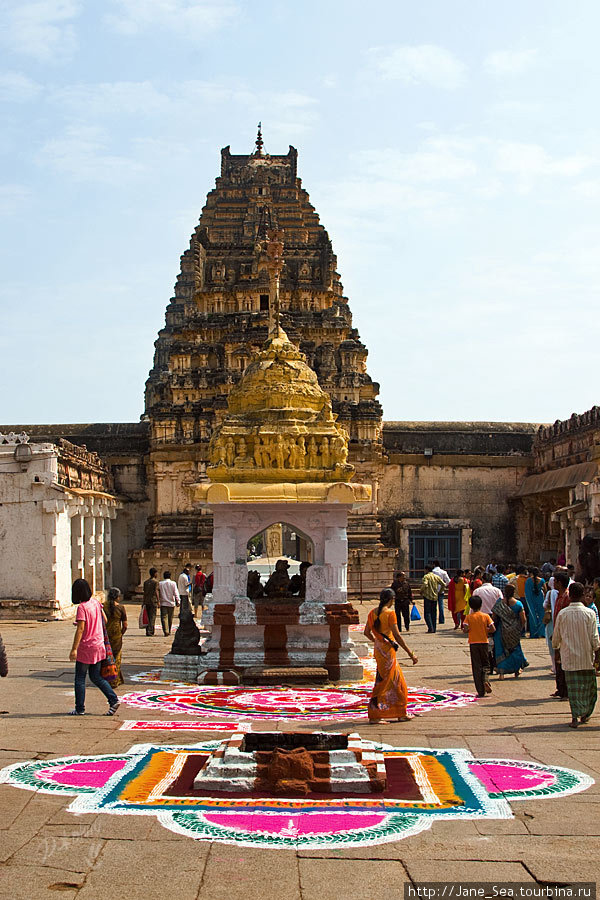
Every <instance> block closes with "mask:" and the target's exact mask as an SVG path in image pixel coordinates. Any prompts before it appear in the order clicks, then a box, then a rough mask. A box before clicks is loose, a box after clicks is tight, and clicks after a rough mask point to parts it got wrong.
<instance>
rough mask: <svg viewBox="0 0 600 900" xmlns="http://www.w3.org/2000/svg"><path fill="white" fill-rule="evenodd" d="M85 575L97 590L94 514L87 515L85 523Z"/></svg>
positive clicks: (92, 587)
mask: <svg viewBox="0 0 600 900" xmlns="http://www.w3.org/2000/svg"><path fill="white" fill-rule="evenodd" d="M83 531H84V545H83V571H84V575H83V577H84V578H85V580H86V581H87V583H88V584H89V586H90V587H91V589H92V593H95V592H96V522H95V519H94V517H93V516H92V515H89V514H88V515H86V517H85V519H84V523H83Z"/></svg>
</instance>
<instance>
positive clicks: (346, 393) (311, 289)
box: [133, 127, 395, 595]
mask: <svg viewBox="0 0 600 900" xmlns="http://www.w3.org/2000/svg"><path fill="white" fill-rule="evenodd" d="M297 156H298V153H297V151H296V149H295V148H293V147H291V146H290V148H289V151H288V153H287V154H285V155H282V156H272V155H270V154H268V153H265V152H264V149H263V139H262V134H261V131H260V127H259V131H258V137H257V140H256V145H255V149H254V152H252V153H250V154H248V155H239V156H238V155H232V154H231V152H230V149H229V147H225V148H224V149H223V150H222V151H221V175H220V177H218V178H217V179H216V185H215V188H214V190H212V191H210V193H209V194H208V197H207V201H206V205H205V207H204V209H203V210H202V214H201V216H200V221H199V223H198V225H197V227H196V229H195V231H194V233H193V234H192V237H191V240H190V246H189V248H188V249H187V250H186V251H185V253H184V254H183V256H182V257H181V271H180V274H179V276H178V278H177V283H176V286H175V296H174V297H173V298H172V299H171V301H170V303H169V305H168V307H167V311H166V322H165V327H164V328H163V329H162V330H161V331H160V333H159V336H158V340H157V341H156V344H155V347H156V352H155V356H154V365H153V368H152V370H151V372H150V375H149V378H148V381H147V383H146V399H145V417H146V419H147V420H148V421H149V423H150V454H149V466H148V480H149V484H150V489H151V506H152V511H151V515H150V517H149V519H148V528H147V542H146V548H145V549H144V550H142V551H136V552H135V553H134V554H133V556H134V560H135V561H136V562H137V564H138V566H139V567H140V577H141V576H142V574H143V570H145V569H146V568H147V567H148V565H152V564H156V565H157V566H158V567H161V566H162V565H163V564H165V565H166V564H167V563H168V561H169V559H170V560H171V563H170V565H171V566H176V565H178V563H179V561H183V559H185V560H186V561H188V560H189V561H191V562H192V563H194V562H197V561H200V562H203V563H204V564H205V565H208V566H210V565H211V562H212V560H211V538H212V517H211V516H210V515H209V514H206V515H203V516H199V515H198V511H197V510H193V509H192V507H191V504H190V495H189V486H190V485H191V484H193V483H197V482H198V481H201V480H202V479H203V478H204V477H205V472H206V465H207V462H208V446H209V441H210V439H211V436H212V434H213V431H214V429H215V428H216V427H217V426H219V425H220V423H221V422H222V420H223V417H224V415H225V413H226V410H227V398H228V396H229V393H230V391H231V389H232V388H233V387H234V386H235V385H236V384H237V383H238V382H239V380H240V379H241V377H242V374H243V372H244V370H245V369H246V367H247V366H248V365H249V364H250V362H251V361H252V360H253V359H254V358H255V356H256V354H257V353H258V352H259V350H260V348H261V347H262V346H263V344H264V342H265V340H266V339H267V336H268V333H269V327H270V325H271V324H272V320H273V309H272V298H270V296H269V277H268V273H267V272H266V270H265V269H264V267H261V266H260V264H259V263H260V252H259V247H260V245H261V240H262V239H264V236H265V234H266V232H267V230H268V229H279V230H281V231H282V232H283V241H284V251H283V254H284V260H283V268H282V272H281V280H280V303H281V325H282V327H283V328H284V329H285V331H286V333H287V334H288V335H289V338H290V340H291V341H292V342H293V343H294V344H296V345H297V346H298V347H299V348H300V350H301V352H302V353H303V354H304V355H305V357H306V359H307V361H308V364H309V366H310V367H311V368H312V369H313V371H314V372H315V373H316V375H317V378H318V381H319V384H320V386H321V387H322V389H323V390H324V391H326V392H327V394H329V396H330V398H331V403H332V408H333V413H334V414H335V415H336V416H337V422H338V423H339V424H340V425H341V426H342V427H343V428H344V429H345V431H346V432H347V433H348V435H349V462H350V463H351V464H352V465H353V467H354V469H355V471H356V477H357V478H358V479H360V481H361V482H364V483H368V484H370V485H371V487H372V497H373V501H372V503H371V504H370V505H369V506H368V507H367V508H366V511H361V512H360V513H358V514H353V515H352V516H351V523H350V526H349V542H350V544H349V545H350V560H349V561H350V570H349V588H350V593H351V595H356V594H357V593H358V592H359V582H360V586H361V588H362V587H364V588H365V589H367V585H366V584H365V583H364V582H363V576H362V575H361V576H360V577H359V576H358V575H357V574H356V563H357V562H358V565H359V566H360V565H362V568H363V570H364V571H365V573H366V572H367V570H369V569H373V571H375V570H377V572H378V575H377V584H378V585H379V586H380V587H381V586H383V585H384V584H385V583H386V582H385V578H386V574H385V573H386V572H387V570H388V569H389V570H390V575H391V571H392V570H393V556H394V555H395V554H394V552H393V551H388V550H384V549H383V547H382V545H381V543H380V541H379V533H380V526H379V523H378V521H377V518H376V509H377V485H378V480H379V476H380V472H381V468H382V409H381V405H380V404H379V402H378V400H377V395H378V392H379V385H378V384H377V383H376V382H374V381H372V379H371V377H370V376H369V374H368V373H367V366H366V360H367V350H366V347H365V346H364V344H363V343H362V342H361V341H360V337H359V334H358V331H357V330H356V329H355V328H354V327H353V324H352V314H351V312H350V309H349V306H348V302H347V299H346V297H344V294H343V288H342V284H341V281H340V277H339V275H338V273H337V271H336V262H337V261H336V256H335V254H334V252H333V249H332V244H331V241H330V239H329V235H328V234H327V231H326V230H325V229H324V227H323V226H322V225H321V224H320V221H319V216H318V215H317V213H316V212H315V209H314V207H313V206H312V204H311V203H310V200H309V196H308V193H307V192H306V191H305V190H304V189H303V187H302V184H301V180H300V179H299V178H298V177H297ZM174 560H177V562H174ZM384 560H385V562H384ZM382 564H383V571H382ZM144 577H146V576H144ZM382 577H383V579H384V580H383V581H382V580H381V579H382ZM367 580H368V581H369V582H370V580H371V579H370V578H369V577H368V576H367ZM374 587H375V585H373V589H374ZM368 589H369V590H371V587H370V584H369V588H368Z"/></svg>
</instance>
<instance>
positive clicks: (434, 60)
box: [370, 44, 467, 90]
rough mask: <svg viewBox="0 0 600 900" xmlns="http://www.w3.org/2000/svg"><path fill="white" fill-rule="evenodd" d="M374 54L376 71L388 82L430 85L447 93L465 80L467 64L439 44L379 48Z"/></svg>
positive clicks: (372, 52)
mask: <svg viewBox="0 0 600 900" xmlns="http://www.w3.org/2000/svg"><path fill="white" fill-rule="evenodd" d="M370 55H371V61H372V63H373V65H374V67H375V70H376V71H377V72H378V73H379V75H381V76H382V77H383V79H384V80H386V81H402V82H403V83H404V84H428V85H430V86H431V87H437V88H443V89H445V90H455V89H456V88H458V87H460V86H461V84H463V82H464V81H465V76H466V72H467V67H466V66H465V64H464V63H463V62H461V60H460V59H458V58H457V57H456V56H454V54H452V53H450V51H449V50H446V49H445V48H444V47H438V46H436V45H435V44H418V45H416V46H409V45H406V46H403V47H394V48H391V49H390V48H384V47H377V48H375V49H373V50H371V51H370Z"/></svg>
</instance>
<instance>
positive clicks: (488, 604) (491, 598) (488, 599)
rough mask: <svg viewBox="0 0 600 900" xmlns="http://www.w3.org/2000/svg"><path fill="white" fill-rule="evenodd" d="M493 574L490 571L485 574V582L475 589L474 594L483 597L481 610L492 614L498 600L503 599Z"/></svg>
mask: <svg viewBox="0 0 600 900" xmlns="http://www.w3.org/2000/svg"><path fill="white" fill-rule="evenodd" d="M491 582H492V576H491V575H490V574H489V573H488V572H484V574H483V584H482V585H480V586H479V587H478V588H476V589H475V590H474V591H473V596H474V597H475V596H477V597H481V612H482V613H487V615H488V616H491V614H492V610H493V608H494V607H495V605H496V603H497V602H498V600H501V599H502V591H501V590H500V588H497V587H494V585H493V584H492V583H491Z"/></svg>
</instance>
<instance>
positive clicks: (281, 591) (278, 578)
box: [265, 559, 290, 597]
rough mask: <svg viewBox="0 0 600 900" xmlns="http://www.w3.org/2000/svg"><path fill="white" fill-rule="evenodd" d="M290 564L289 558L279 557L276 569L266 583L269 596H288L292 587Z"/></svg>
mask: <svg viewBox="0 0 600 900" xmlns="http://www.w3.org/2000/svg"><path fill="white" fill-rule="evenodd" d="M289 567H290V564H289V562H288V561H287V559H278V560H277V562H276V563H275V571H274V572H273V574H272V575H271V577H270V578H269V580H268V581H267V583H266V584H265V594H266V595H267V597H287V595H288V594H289V588H290V576H289V575H288V573H287V570H288V569H289Z"/></svg>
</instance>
